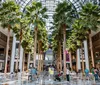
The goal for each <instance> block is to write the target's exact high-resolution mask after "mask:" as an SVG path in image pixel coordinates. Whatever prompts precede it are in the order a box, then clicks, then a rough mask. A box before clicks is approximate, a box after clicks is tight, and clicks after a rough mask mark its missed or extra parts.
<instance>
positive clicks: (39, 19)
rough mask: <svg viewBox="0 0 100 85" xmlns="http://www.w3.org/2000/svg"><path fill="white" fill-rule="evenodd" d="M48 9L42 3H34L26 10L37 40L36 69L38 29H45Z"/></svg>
mask: <svg viewBox="0 0 100 85" xmlns="http://www.w3.org/2000/svg"><path fill="white" fill-rule="evenodd" d="M46 11H47V9H46V8H45V7H42V4H41V3H40V2H36V1H33V2H32V5H31V6H27V8H26V16H27V17H28V18H29V20H30V24H32V25H33V26H34V30H35V39H34V67H35V66H36V61H35V60H36V49H37V34H38V28H43V27H45V19H46V18H47V15H46Z"/></svg>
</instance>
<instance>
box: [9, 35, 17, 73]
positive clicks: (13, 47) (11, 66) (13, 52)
mask: <svg viewBox="0 0 100 85" xmlns="http://www.w3.org/2000/svg"><path fill="white" fill-rule="evenodd" d="M15 49H16V37H15V34H14V35H13V43H12V54H11V65H10V72H13V71H14V60H15Z"/></svg>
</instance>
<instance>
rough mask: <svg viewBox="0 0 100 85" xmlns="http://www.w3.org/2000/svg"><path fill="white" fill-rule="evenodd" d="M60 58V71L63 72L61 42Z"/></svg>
mask: <svg viewBox="0 0 100 85" xmlns="http://www.w3.org/2000/svg"><path fill="white" fill-rule="evenodd" d="M59 54H60V55H59V56H60V71H62V54H61V42H59Z"/></svg>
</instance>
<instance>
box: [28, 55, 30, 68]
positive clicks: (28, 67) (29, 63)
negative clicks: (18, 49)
mask: <svg viewBox="0 0 100 85" xmlns="http://www.w3.org/2000/svg"><path fill="white" fill-rule="evenodd" d="M29 65H30V53H29V54H28V64H27V68H28V69H29Z"/></svg>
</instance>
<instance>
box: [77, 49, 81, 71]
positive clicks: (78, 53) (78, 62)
mask: <svg viewBox="0 0 100 85" xmlns="http://www.w3.org/2000/svg"><path fill="white" fill-rule="evenodd" d="M77 68H78V70H79V69H81V64H80V49H77Z"/></svg>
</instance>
